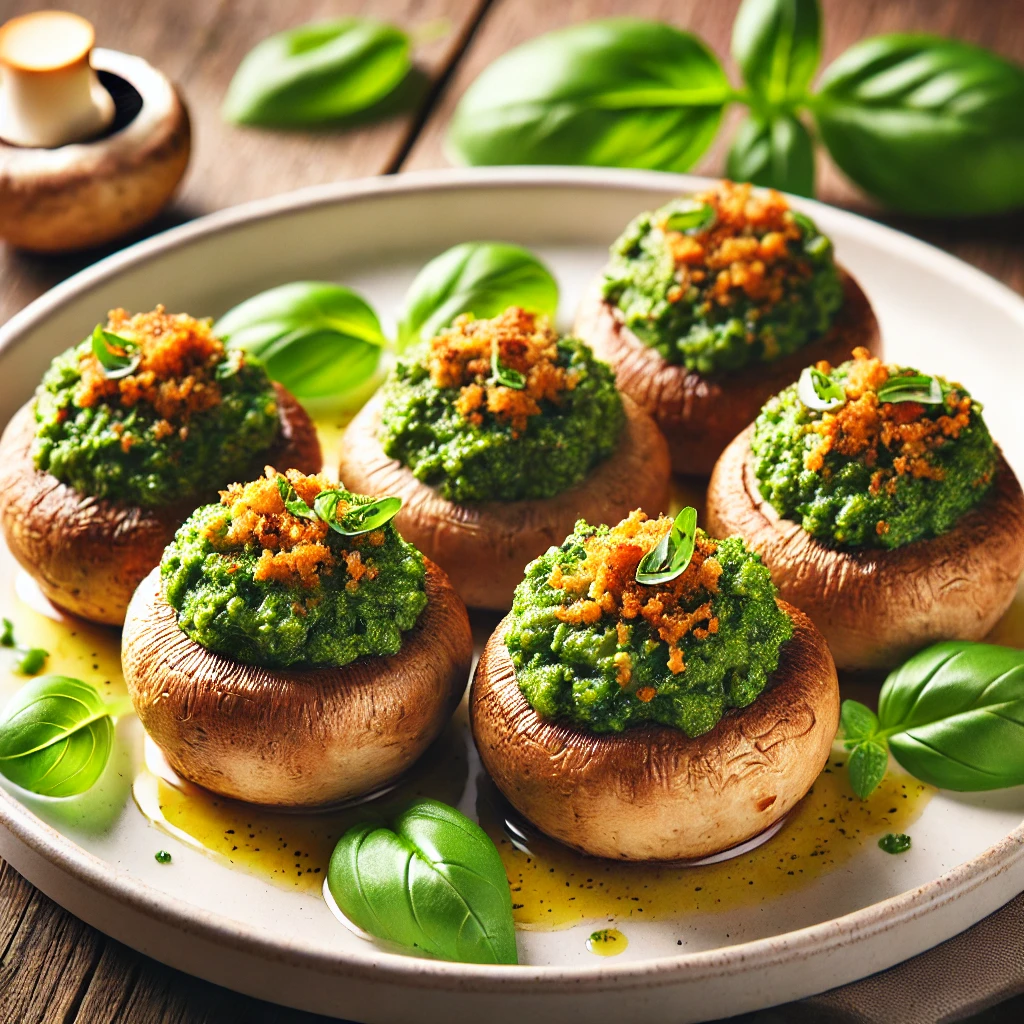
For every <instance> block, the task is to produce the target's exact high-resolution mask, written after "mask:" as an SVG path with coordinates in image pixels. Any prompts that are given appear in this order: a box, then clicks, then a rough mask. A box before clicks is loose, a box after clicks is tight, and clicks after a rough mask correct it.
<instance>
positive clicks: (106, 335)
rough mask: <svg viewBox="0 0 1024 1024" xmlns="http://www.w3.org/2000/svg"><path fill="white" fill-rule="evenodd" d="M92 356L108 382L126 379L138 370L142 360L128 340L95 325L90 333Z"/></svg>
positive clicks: (133, 344) (137, 350) (132, 343)
mask: <svg viewBox="0 0 1024 1024" xmlns="http://www.w3.org/2000/svg"><path fill="white" fill-rule="evenodd" d="M91 341H92V354H93V355H94V356H95V357H96V358H97V360H99V364H100V369H101V370H102V371H103V376H104V377H107V378H108V379H109V380H118V379H120V378H121V377H127V376H128V375H129V374H131V373H134V372H135V370H136V369H138V366H139V362H140V361H141V359H142V353H141V352H140V351H139V346H138V345H136V344H135V342H134V341H132V340H131V339H130V338H122V337H121V335H119V334H113V333H111V332H110V331H105V330H104V329H103V324H97V325H96V326H95V327H94V328H93V331H92V339H91Z"/></svg>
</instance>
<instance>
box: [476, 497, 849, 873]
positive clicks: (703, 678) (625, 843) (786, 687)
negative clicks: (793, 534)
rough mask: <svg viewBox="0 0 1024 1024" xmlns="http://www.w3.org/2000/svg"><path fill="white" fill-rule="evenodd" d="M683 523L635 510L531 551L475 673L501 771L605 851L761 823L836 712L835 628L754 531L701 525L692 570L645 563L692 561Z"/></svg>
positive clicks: (637, 851)
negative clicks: (829, 635)
mask: <svg viewBox="0 0 1024 1024" xmlns="http://www.w3.org/2000/svg"><path fill="white" fill-rule="evenodd" d="M688 511H691V512H692V510H688ZM693 521H694V522H695V516H694V520H693ZM677 531H678V525H677V524H673V522H672V520H670V519H667V518H665V517H659V518H657V519H648V518H647V517H646V516H645V515H644V514H643V513H642V512H640V511H634V512H632V513H631V514H630V515H629V516H628V517H627V518H626V519H624V520H623V521H622V522H620V523H619V524H618V525H616V526H614V527H611V528H609V527H607V526H599V527H593V526H589V525H587V524H586V523H585V522H582V521H581V522H580V523H578V524H577V526H576V529H575V531H574V532H573V533H572V534H571V535H570V536H569V537H567V538H566V540H565V542H564V543H563V544H561V546H559V547H555V548H551V549H550V550H549V551H548V552H547V553H546V554H544V555H542V556H541V557H540V558H538V559H536V560H535V561H534V562H532V563H531V564H530V566H529V567H528V568H527V570H526V577H525V579H524V580H523V581H522V583H521V584H520V585H519V587H518V588H517V589H516V595H515V601H514V603H513V606H512V611H511V613H510V614H509V615H508V616H507V617H506V618H505V619H504V620H503V621H502V622H501V624H500V625H499V626H498V628H497V630H495V632H494V634H493V635H492V636H491V638H490V640H489V641H488V643H487V646H486V647H485V649H484V652H483V655H482V656H481V658H480V662H479V664H478V666H477V670H476V675H475V677H474V680H473V686H472V690H471V692H470V716H471V724H472V729H473V736H474V739H475V741H476V745H477V748H478V749H479V751H480V757H481V759H482V761H483V763H484V766H485V767H486V768H487V770H488V772H489V773H490V775H491V777H492V778H493V779H494V781H495V783H496V784H497V786H498V788H499V789H500V790H501V791H502V793H504V795H505V796H506V797H507V798H508V800H509V801H510V802H511V803H512V804H513V806H514V807H515V808H516V809H517V810H518V811H519V812H520V813H522V814H523V815H524V816H525V817H526V818H528V819H529V820H530V821H531V822H532V823H533V824H534V825H536V826H537V827H538V828H540V829H541V830H542V831H543V832H545V833H547V834H548V835H549V836H552V837H553V838H555V839H557V840H559V841H560V842H562V843H565V844H566V845H568V846H571V847H573V848H575V849H577V850H581V851H582V852H584V853H588V854H592V855H594V856H599V857H609V858H614V859H617V860H665V861H671V860H680V859H695V858H701V857H705V856H708V855H710V854H713V853H717V852H720V851H723V850H727V849H730V848H731V847H733V846H736V845H737V844H739V843H742V842H744V841H746V840H748V839H750V838H752V837H754V836H756V835H758V834H760V833H761V832H763V831H765V830H766V829H768V828H769V827H771V826H772V825H773V824H774V823H776V822H777V821H778V820H779V819H780V818H781V817H782V816H783V815H785V814H786V813H787V812H788V811H789V810H790V808H792V807H793V806H794V805H795V804H796V803H797V801H799V800H800V799H801V798H802V797H803V796H804V795H805V794H806V792H807V791H808V789H810V787H811V784H812V783H813V781H814V779H815V778H816V777H817V775H818V773H819V772H820V771H821V769H822V768H823V767H824V765H825V763H826V761H827V759H828V755H829V751H830V749H831V744H832V739H833V737H834V736H835V732H836V728H837V725H838V718H839V690H838V683H837V680H836V671H835V666H834V665H833V662H832V658H831V655H830V654H829V651H828V647H827V645H826V644H825V641H824V639H823V637H822V636H821V634H820V633H819V632H818V631H817V629H815V627H814V626H813V625H812V624H811V622H810V620H809V619H808V618H807V617H806V616H805V615H803V614H802V613H801V612H799V611H797V610H796V609H794V608H792V607H791V606H789V605H787V604H785V603H783V602H780V601H778V600H777V592H776V589H775V587H774V585H773V584H772V581H771V579H770V577H769V574H768V571H767V569H766V568H765V567H764V565H762V564H761V561H760V559H759V558H758V557H757V555H756V554H754V553H752V552H751V551H749V550H748V549H747V547H746V546H745V545H744V544H743V542H742V541H741V540H739V539H738V538H735V537H732V538H728V539H726V540H713V539H712V538H711V537H709V536H707V534H705V533H704V532H703V531H702V530H694V531H693V533H692V534H691V538H690V539H691V542H692V553H691V557H690V560H689V562H688V563H686V564H685V567H684V568H683V569H682V571H681V572H679V573H678V574H677V575H673V573H672V571H669V572H668V573H660V574H659V573H654V574H653V576H647V575H644V573H643V572H642V571H641V570H642V569H643V568H644V565H645V563H646V562H647V561H649V560H650V559H651V558H652V557H654V558H655V559H664V563H665V564H669V565H670V566H671V564H672V563H673V562H675V565H676V568H677V569H678V566H679V565H680V564H683V562H679V561H676V557H677V555H676V553H675V552H671V551H669V550H667V549H666V544H667V542H669V541H670V540H672V539H673V538H675V537H676V534H677ZM684 554H685V553H684ZM666 577H667V578H666ZM641 579H644V580H648V579H650V582H640V580H641Z"/></svg>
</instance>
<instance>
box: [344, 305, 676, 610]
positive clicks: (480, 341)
mask: <svg viewBox="0 0 1024 1024" xmlns="http://www.w3.org/2000/svg"><path fill="white" fill-rule="evenodd" d="M345 442H346V443H345V452H344V455H343V457H342V461H341V466H340V469H339V475H340V478H341V479H342V480H343V481H344V482H345V483H346V485H347V486H349V487H352V488H353V489H355V490H359V491H365V492H368V493H387V494H394V495H397V496H398V497H400V498H402V500H403V502H404V504H403V506H402V511H401V512H400V513H399V517H398V526H399V529H401V531H402V533H403V534H404V535H405V536H406V537H408V538H409V539H410V540H411V541H412V542H413V543H414V544H416V545H417V547H419V548H421V549H422V550H423V551H424V552H425V553H426V554H427V555H429V556H430V557H431V558H432V559H433V560H434V561H436V562H437V563H438V564H440V565H441V566H442V567H443V568H444V569H445V570H446V571H447V572H448V574H449V576H450V577H451V579H452V583H453V584H454V586H455V588H456V590H458V591H459V593H460V594H462V596H463V598H464V599H465V600H466V602H467V604H469V605H472V606H475V607H482V608H496V609H502V610H506V609H507V608H508V606H509V604H510V602H511V600H512V593H513V591H514V590H515V586H516V584H517V583H518V581H519V580H520V579H521V578H522V573H523V568H524V566H525V565H526V563H527V562H529V561H530V559H532V558H535V557H536V556H537V555H539V554H540V553H541V552H542V551H544V550H545V549H546V548H547V547H549V546H550V545H551V544H555V543H558V541H559V540H560V538H562V537H564V536H565V534H566V533H568V532H569V531H570V530H571V529H572V526H573V523H575V522H576V520H577V519H578V518H580V517H581V516H582V517H585V518H589V519H592V520H596V521H606V520H617V519H620V518H621V517H622V516H623V515H625V514H626V513H627V512H628V511H629V510H630V509H631V508H633V507H635V506H636V505H637V504H640V503H642V504H644V505H646V506H647V507H649V508H664V507H666V505H667V503H668V489H669V477H670V467H669V457H668V448H667V446H666V444H665V439H664V438H663V437H662V435H661V432H660V431H659V430H658V428H657V426H656V425H655V423H654V421H653V420H652V419H651V418H650V416H648V415H647V414H646V413H645V412H644V411H643V410H642V409H640V408H639V406H637V405H636V404H635V403H634V402H632V401H631V400H630V399H628V398H626V397H624V396H622V395H620V394H619V392H618V391H617V390H616V388H615V380H614V377H613V375H612V372H611V370H610V369H609V368H608V367H607V365H605V364H604V363H602V362H600V361H599V360H597V359H595V358H594V355H593V353H592V352H591V351H590V349H589V348H588V347H587V346H586V345H584V344H583V343H582V342H581V341H579V339H577V338H572V337H559V336H558V334H557V333H556V332H555V330H554V329H553V328H552V327H551V325H550V324H549V323H548V321H547V320H546V319H545V318H544V317H539V316H534V315H533V314H530V313H527V312H524V311H523V310H522V309H518V308H516V307H511V308H509V309H508V310H506V311H505V312H504V313H502V314H501V315H500V316H497V317H495V318H494V319H492V320H474V319H473V318H472V317H471V316H468V315H465V316H461V317H459V318H458V319H457V320H456V321H455V322H454V324H453V325H452V326H451V327H450V328H448V329H447V330H444V331H442V332H441V333H440V334H439V335H438V336H437V337H435V338H434V339H432V340H431V341H430V342H429V344H427V345H426V346H425V347H424V348H423V349H422V350H421V351H419V352H418V353H416V354H414V355H413V356H412V357H410V358H407V359H403V360H400V361H399V363H398V365H397V367H396V368H395V370H394V371H393V372H392V374H391V376H390V377H389V379H388V380H387V382H386V383H385V385H384V387H383V388H382V389H381V391H380V393H379V394H378V395H377V396H376V397H375V398H374V399H373V400H372V401H371V402H369V403H368V404H367V405H366V406H365V407H364V408H363V409H362V411H361V412H360V413H359V415H358V416H356V418H355V419H354V420H353V422H352V423H351V424H350V426H349V428H348V431H347V433H346V437H345Z"/></svg>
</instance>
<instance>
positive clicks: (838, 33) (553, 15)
mask: <svg viewBox="0 0 1024 1024" xmlns="http://www.w3.org/2000/svg"><path fill="white" fill-rule="evenodd" d="M738 6H739V0H715V2H714V3H708V2H707V0H630V2H629V3H626V2H624V0H570V2H566V3H557V4H553V3H551V2H550V0H496V2H495V3H494V4H492V5H491V7H490V8H489V9H488V11H487V14H486V15H485V17H484V19H483V21H482V22H481V24H480V26H479V28H478V30H477V31H476V33H475V35H474V37H473V42H472V45H471V47H470V48H469V51H468V53H467V54H466V57H465V58H464V59H463V60H462V61H461V62H460V63H459V66H458V68H457V70H456V72H455V74H454V75H453V76H452V80H451V82H450V83H449V86H448V88H447V89H446V90H445V92H444V95H443V96H442V97H441V100H440V102H439V103H438V104H437V105H436V106H435V108H434V109H433V111H432V112H431V116H430V118H429V120H428V122H427V124H426V125H425V127H424V130H423V131H422V132H421V133H420V135H419V136H418V138H417V140H416V144H415V145H414V146H413V148H412V150H411V151H410V154H409V157H408V158H407V160H406V161H405V162H404V163H403V165H402V169H403V170H412V169H422V168H429V167H443V166H445V165H446V163H447V161H446V159H445V157H444V153H443V148H442V146H443V141H444V133H445V129H446V127H447V125H448V122H449V120H450V118H451V114H452V111H453V110H454V109H455V105H456V103H457V102H458V99H459V97H460V96H461V95H462V93H463V92H464V91H465V90H466V88H467V86H468V85H469V84H470V82H472V81H473V80H474V79H475V78H476V77H477V76H478V75H479V74H480V72H481V71H483V69H484V68H485V67H487V65H488V64H490V62H491V61H493V60H494V59H495V58H496V57H497V56H499V55H500V54H502V53H504V52H505V51H506V50H509V49H511V48H512V47H513V46H516V45H518V44H519V43H521V42H524V41H525V40H527V39H532V38H533V37H535V36H537V35H540V34H541V33H543V32H548V31H550V30H552V29H556V28H561V27H562V26H565V25H570V24H574V23H577V22H579V21H582V20H584V19H586V18H597V17H608V16H611V15H616V14H627V13H628V14H629V15H631V16H633V17H644V18H655V19H658V20H661V21H667V22H670V23H671V24H674V25H677V26H679V27H680V28H684V29H686V30H688V31H691V32H694V33H695V34H697V35H698V36H700V37H701V38H702V39H704V40H705V41H706V42H707V43H708V45H709V46H710V47H711V49H712V50H714V52H715V53H717V54H718V55H719V56H720V57H721V58H723V59H724V61H725V65H726V68H727V70H728V72H729V74H730V75H731V76H732V77H733V79H734V80H735V81H738V80H739V76H738V72H737V70H736V68H735V66H734V64H733V63H732V60H731V58H729V57H728V53H729V38H730V35H731V32H732V23H733V18H734V16H735V12H736V9H737V7H738ZM822 7H823V11H824V21H823V24H824V58H823V62H822V67H825V66H826V65H827V64H828V63H829V62H830V61H832V60H833V59H834V58H835V57H837V56H838V55H839V54H840V53H842V52H843V51H844V50H845V49H847V47H849V46H850V45H851V44H852V43H853V42H855V41H856V40H858V39H862V38H864V37H865V36H869V35H876V34H880V33H883V32H896V31H918V32H933V33H938V34H940V35H950V36H956V37H958V38H961V39H965V40H969V41H971V42H976V43H979V44H981V45H983V46H987V47H989V48H991V49H993V50H995V51H997V52H999V53H1002V54H1004V55H1005V56H1007V57H1011V58H1013V59H1015V60H1018V61H1021V60H1024V18H1021V7H1020V4H1019V2H1018V0H988V2H986V3H983V4H982V3H972V2H969V0H932V2H931V3H915V2H908V0H903V2H899V3H895V2H893V0H859V2H858V3H850V2H848V0H822ZM740 116H741V115H740V112H739V111H738V110H734V111H733V112H731V115H730V117H729V121H730V122H731V123H733V124H734V123H735V122H736V120H738V119H739V117H740ZM729 136H730V126H729V125H727V126H726V128H725V129H724V130H723V132H722V133H720V135H719V139H718V140H717V141H716V143H715V145H714V146H713V147H712V149H711V150H710V152H709V153H707V154H706V155H705V157H704V158H703V159H702V160H701V161H700V163H699V164H698V166H697V167H696V168H695V171H696V173H701V174H711V175H718V174H721V173H722V169H723V166H724V156H725V151H726V149H727V144H728V141H729ZM818 172H819V173H818V177H819V185H818V197H819V198H821V199H823V200H824V201H825V202H829V203H834V204H836V205H840V206H846V207H849V208H852V209H855V210H857V211H858V212H862V213H867V214H869V215H871V216H875V217H878V218H879V219H882V220H886V221H887V222H890V223H892V224H893V225H894V226H895V227H898V228H899V229H900V230H903V231H908V232H910V233H911V234H915V235H918V236H920V237H922V238H925V239H926V240H927V241H930V242H933V243H934V244H936V245H939V246H941V247H943V248H945V249H948V250H949V251H951V252H953V253H955V254H957V255H958V256H961V257H962V258H964V259H966V260H968V261H969V262H971V263H974V264H975V265H977V266H979V267H981V269H983V270H985V271H986V272H988V273H990V274H992V275H993V276H995V277H997V278H999V279H1000V280H1002V281H1004V282H1005V283H1007V284H1009V285H1010V286H1011V287H1013V288H1016V289H1017V290H1018V291H1021V292H1024V259H1022V258H1021V253H1020V247H1019V238H1020V234H1021V225H1022V221H1024V218H1022V217H1021V216H1020V215H1019V214H1018V215H1014V216H1009V217H993V218H985V219H972V220H965V221H961V222H958V223H952V222H947V223H937V222H934V221H928V220H923V219H914V218H902V217H895V216H892V215H883V214H881V212H880V211H879V210H878V208H877V207H876V206H875V205H874V204H873V203H872V202H871V201H870V200H869V199H868V198H867V197H865V196H864V195H862V194H861V193H859V192H858V190H857V189H856V188H855V187H854V186H853V185H852V184H850V183H849V182H848V181H846V179H844V178H843V177H842V175H841V174H840V172H839V171H838V170H837V169H836V167H835V166H834V165H833V164H832V162H831V161H830V160H829V159H828V157H827V156H825V155H820V156H819V163H818Z"/></svg>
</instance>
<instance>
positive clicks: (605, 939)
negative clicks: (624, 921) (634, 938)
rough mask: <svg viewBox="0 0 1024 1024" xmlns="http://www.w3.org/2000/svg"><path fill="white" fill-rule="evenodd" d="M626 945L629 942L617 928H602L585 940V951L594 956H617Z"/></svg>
mask: <svg viewBox="0 0 1024 1024" xmlns="http://www.w3.org/2000/svg"><path fill="white" fill-rule="evenodd" d="M628 945H629V940H628V939H627V938H626V936H625V935H623V934H622V932H620V931H619V929H618V928H602V929H601V930H600V931H599V932H593V933H591V936H590V938H589V939H587V949H589V950H590V952H591V953H593V954H594V955H595V956H618V955H619V954H620V953H622V952H625V949H626V947H627V946H628Z"/></svg>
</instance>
